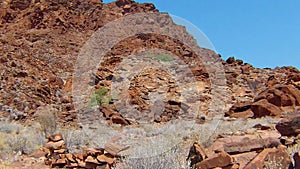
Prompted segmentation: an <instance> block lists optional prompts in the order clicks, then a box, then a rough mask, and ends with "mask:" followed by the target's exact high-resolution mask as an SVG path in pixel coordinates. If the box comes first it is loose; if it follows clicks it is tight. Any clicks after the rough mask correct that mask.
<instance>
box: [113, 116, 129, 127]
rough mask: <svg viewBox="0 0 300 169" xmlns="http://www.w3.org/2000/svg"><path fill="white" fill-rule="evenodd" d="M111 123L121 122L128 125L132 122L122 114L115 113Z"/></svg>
mask: <svg viewBox="0 0 300 169" xmlns="http://www.w3.org/2000/svg"><path fill="white" fill-rule="evenodd" d="M111 123H113V124H121V125H128V124H130V122H129V121H128V120H127V119H125V118H124V117H122V116H121V115H118V114H114V115H112V117H111Z"/></svg>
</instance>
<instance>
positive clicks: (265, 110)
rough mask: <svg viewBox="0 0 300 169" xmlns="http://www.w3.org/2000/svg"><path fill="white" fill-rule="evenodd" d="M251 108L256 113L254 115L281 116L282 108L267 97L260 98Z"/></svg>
mask: <svg viewBox="0 0 300 169" xmlns="http://www.w3.org/2000/svg"><path fill="white" fill-rule="evenodd" d="M251 110H252V112H253V113H254V117H264V116H280V115H281V109H280V108H279V107H277V106H275V105H273V104H271V103H269V102H268V101H267V100H266V99H262V100H259V101H257V102H255V103H253V104H252V105H251Z"/></svg>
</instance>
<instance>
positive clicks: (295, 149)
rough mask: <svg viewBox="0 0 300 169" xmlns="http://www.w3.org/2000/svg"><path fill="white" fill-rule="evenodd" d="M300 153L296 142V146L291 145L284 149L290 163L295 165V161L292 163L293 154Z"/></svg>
mask: <svg viewBox="0 0 300 169" xmlns="http://www.w3.org/2000/svg"><path fill="white" fill-rule="evenodd" d="M299 151H300V142H299V141H298V142H297V143H296V144H294V145H292V146H288V148H287V149H286V152H287V153H288V155H289V156H290V158H291V159H292V163H293V164H294V165H295V161H294V158H293V156H294V154H295V153H298V152H299Z"/></svg>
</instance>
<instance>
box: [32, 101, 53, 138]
mask: <svg viewBox="0 0 300 169" xmlns="http://www.w3.org/2000/svg"><path fill="white" fill-rule="evenodd" d="M36 116H37V121H38V122H39V123H40V126H41V130H42V132H43V133H44V135H45V137H46V136H48V135H51V134H54V133H55V131H56V129H57V121H56V120H57V110H56V109H54V108H53V107H51V106H49V107H46V108H44V109H42V110H40V111H38V112H37V113H36Z"/></svg>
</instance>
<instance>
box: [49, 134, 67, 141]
mask: <svg viewBox="0 0 300 169" xmlns="http://www.w3.org/2000/svg"><path fill="white" fill-rule="evenodd" d="M47 139H48V141H53V142H58V141H61V140H63V137H62V134H55V135H51V136H48V137H47Z"/></svg>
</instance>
